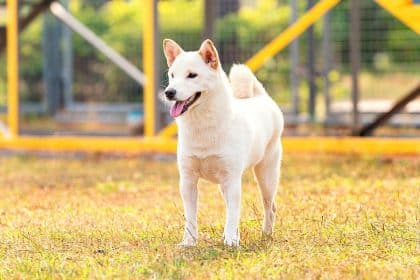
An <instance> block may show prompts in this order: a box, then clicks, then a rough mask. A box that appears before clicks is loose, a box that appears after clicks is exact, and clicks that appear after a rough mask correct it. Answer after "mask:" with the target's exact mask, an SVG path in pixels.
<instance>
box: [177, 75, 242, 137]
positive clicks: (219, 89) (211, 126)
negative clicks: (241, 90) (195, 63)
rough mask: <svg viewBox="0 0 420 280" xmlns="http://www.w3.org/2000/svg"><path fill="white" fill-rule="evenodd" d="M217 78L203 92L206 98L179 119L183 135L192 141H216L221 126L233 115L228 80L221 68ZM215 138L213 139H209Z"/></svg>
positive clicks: (220, 131)
mask: <svg viewBox="0 0 420 280" xmlns="http://www.w3.org/2000/svg"><path fill="white" fill-rule="evenodd" d="M218 75H220V76H219V79H217V82H216V84H214V86H213V87H212V90H211V91H210V92H205V93H204V94H203V95H202V97H201V98H206V100H205V101H204V102H202V104H199V105H198V106H197V108H191V109H192V110H191V111H190V112H188V114H186V115H185V116H184V117H183V118H181V119H179V120H178V121H177V122H178V127H179V130H180V133H182V134H183V135H182V136H184V137H188V138H193V139H194V141H200V139H203V141H204V142H209V141H217V138H218V137H220V135H219V134H220V133H223V131H224V129H223V127H224V126H226V124H227V123H228V122H229V120H230V119H231V118H232V116H233V106H232V105H233V98H234V97H233V94H232V92H231V88H230V84H229V80H228V78H227V77H226V74H225V73H224V72H223V70H222V69H220V70H219V73H218ZM211 138H215V139H213V140H212V139H211ZM200 142H201V141H200Z"/></svg>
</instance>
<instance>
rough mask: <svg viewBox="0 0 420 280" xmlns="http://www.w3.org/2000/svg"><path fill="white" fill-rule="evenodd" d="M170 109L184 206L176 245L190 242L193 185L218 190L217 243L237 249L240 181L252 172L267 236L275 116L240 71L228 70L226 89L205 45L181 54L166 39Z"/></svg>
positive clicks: (276, 160) (279, 126)
mask: <svg viewBox="0 0 420 280" xmlns="http://www.w3.org/2000/svg"><path fill="white" fill-rule="evenodd" d="M163 48H164V52H165V56H166V59H167V62H168V66H169V71H168V76H169V85H168V87H167V88H166V89H165V95H166V98H167V99H168V100H170V101H171V102H172V104H171V108H170V114H171V116H172V117H174V118H176V122H177V125H178V134H179V137H178V168H179V175H180V190H181V195H182V200H183V204H184V213H185V231H184V238H183V240H182V242H181V243H180V245H182V246H194V245H195V244H196V241H197V236H198V233H197V182H198V179H199V178H203V179H206V180H209V181H211V182H214V183H217V184H219V185H220V190H221V192H222V194H223V196H224V199H225V202H226V224H225V229H224V234H223V237H224V244H226V245H229V246H238V245H239V228H238V227H239V215H240V204H241V177H242V174H243V173H244V171H245V170H246V169H247V168H249V167H253V168H254V174H255V177H256V179H257V181H258V185H259V187H260V191H261V195H262V201H263V204H264V224H263V229H262V230H263V232H264V233H265V234H268V235H269V234H271V233H272V231H273V226H274V219H275V211H276V208H275V205H274V198H275V195H276V192H277V185H278V182H279V176H280V161H281V157H282V147H281V143H280V137H281V134H282V131H283V115H282V113H281V111H280V109H279V108H278V106H277V105H276V103H275V102H274V101H273V100H272V99H271V98H270V96H269V95H268V94H267V93H266V91H265V89H264V87H263V86H262V85H261V83H260V82H259V81H258V80H257V79H256V77H255V76H254V74H253V73H252V72H251V71H250V70H249V68H247V67H246V66H245V65H234V66H233V67H232V69H231V71H230V75H229V78H230V82H229V80H228V78H227V76H226V74H225V72H224V71H223V69H222V67H221V65H220V61H219V57H218V54H217V50H216V48H215V47H214V45H213V43H212V42H211V41H210V40H205V41H204V42H203V43H202V45H201V47H200V49H199V50H198V51H194V52H184V51H183V50H182V48H181V47H180V46H179V45H178V44H177V43H175V42H174V41H172V40H169V39H166V40H164V41H163Z"/></svg>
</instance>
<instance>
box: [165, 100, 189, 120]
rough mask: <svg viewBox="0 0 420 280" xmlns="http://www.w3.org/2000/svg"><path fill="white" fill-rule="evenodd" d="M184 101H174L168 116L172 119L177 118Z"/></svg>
mask: <svg viewBox="0 0 420 280" xmlns="http://www.w3.org/2000/svg"><path fill="white" fill-rule="evenodd" d="M185 103H186V102H185V101H176V102H175V103H174V104H173V105H172V106H171V110H170V112H169V113H170V114H171V116H172V117H173V118H176V117H179V115H181V113H182V109H184V105H185Z"/></svg>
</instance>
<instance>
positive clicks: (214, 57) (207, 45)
mask: <svg viewBox="0 0 420 280" xmlns="http://www.w3.org/2000/svg"><path fill="white" fill-rule="evenodd" d="M198 53H199V54H200V56H201V57H202V58H203V60H204V62H205V63H206V64H207V65H209V66H210V67H211V68H213V69H217V68H218V67H219V64H220V63H219V55H218V54H217V50H216V47H215V46H214V44H213V42H212V41H211V40H210V39H206V40H204V42H203V43H202V44H201V47H200V49H199V50H198Z"/></svg>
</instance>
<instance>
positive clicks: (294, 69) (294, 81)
mask: <svg viewBox="0 0 420 280" xmlns="http://www.w3.org/2000/svg"><path fill="white" fill-rule="evenodd" d="M290 6H291V9H292V15H291V20H290V21H291V24H293V23H294V22H295V21H296V20H297V18H298V14H299V11H298V5H297V1H296V0H291V1H290ZM290 65H291V69H290V87H291V92H292V106H293V114H294V115H295V117H296V118H297V117H298V115H299V103H300V100H299V99H300V98H299V76H298V67H299V39H298V38H296V39H295V40H293V42H292V43H291V44H290Z"/></svg>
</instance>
